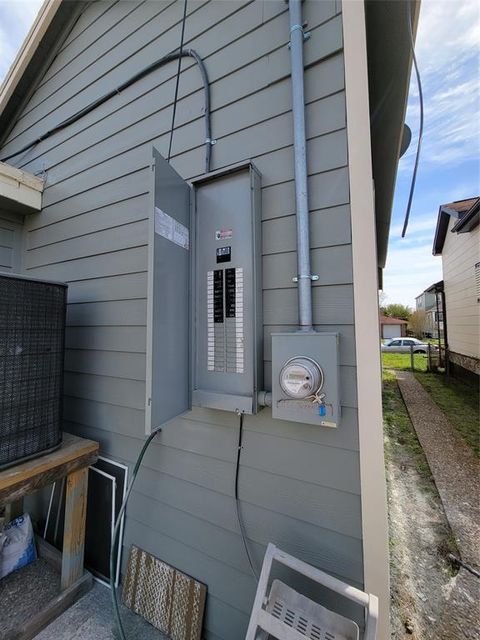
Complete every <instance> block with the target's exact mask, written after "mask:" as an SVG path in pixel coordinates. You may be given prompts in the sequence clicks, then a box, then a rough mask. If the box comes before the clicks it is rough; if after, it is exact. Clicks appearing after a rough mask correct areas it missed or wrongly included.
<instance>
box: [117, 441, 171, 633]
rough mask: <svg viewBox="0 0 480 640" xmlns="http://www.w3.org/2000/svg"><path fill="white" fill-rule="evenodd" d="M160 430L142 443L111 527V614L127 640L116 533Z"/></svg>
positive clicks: (119, 630)
mask: <svg viewBox="0 0 480 640" xmlns="http://www.w3.org/2000/svg"><path fill="white" fill-rule="evenodd" d="M160 431H161V429H157V430H156V431H153V432H152V433H151V434H150V435H149V436H148V438H147V440H145V442H144V444H143V447H142V450H141V451H140V453H139V455H138V458H137V461H136V463H135V467H134V469H133V474H132V479H131V480H130V484H129V485H128V489H127V492H126V494H125V498H124V499H123V502H122V506H121V507H120V511H119V512H118V516H117V519H116V521H115V527H114V529H113V535H112V542H111V547H110V587H111V589H112V605H113V614H114V617H115V622H116V624H117V629H118V632H119V634H120V638H121V640H127V637H126V635H125V630H124V628H123V625H122V619H121V617H120V607H119V605H118V595H117V587H116V584H115V578H116V566H117V559H118V552H119V549H118V548H117V542H118V534H119V532H120V525H121V522H122V518H123V514H124V513H125V509H126V508H127V503H128V499H129V497H130V494H131V493H132V489H133V485H134V482H135V479H136V477H137V474H138V470H139V468H140V465H141V464H142V460H143V456H144V455H145V452H146V450H147V449H148V446H149V445H150V443H151V441H152V440H153V439H154V437H155V436H156V435H157V433H159V432H160Z"/></svg>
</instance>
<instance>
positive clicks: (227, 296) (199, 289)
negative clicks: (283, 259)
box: [192, 162, 262, 413]
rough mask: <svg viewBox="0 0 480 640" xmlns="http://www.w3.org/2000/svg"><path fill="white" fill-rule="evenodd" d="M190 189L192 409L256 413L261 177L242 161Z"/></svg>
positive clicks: (201, 180) (259, 380) (258, 386)
mask: <svg viewBox="0 0 480 640" xmlns="http://www.w3.org/2000/svg"><path fill="white" fill-rule="evenodd" d="M193 188H194V220H195V246H194V250H195V255H194V281H195V285H194V287H195V301H194V322H193V323H192V325H193V333H194V335H193V381H192V388H193V393H192V403H193V404H194V405H197V406H202V407H210V408H214V409H224V410H227V411H242V412H245V413H255V412H256V411H257V392H258V390H259V389H260V388H261V385H262V379H261V371H262V368H261V355H262V354H261V339H262V328H261V282H262V278H261V254H260V250H261V243H260V233H261V229H260V224H261V214H260V198H261V194H260V175H259V173H258V171H257V170H256V169H255V167H254V166H253V165H252V164H251V163H250V162H249V163H243V164H242V165H239V166H236V167H234V168H232V169H229V170H227V171H221V172H216V173H214V174H210V175H209V176H207V177H206V178H202V179H199V180H197V181H194V182H193Z"/></svg>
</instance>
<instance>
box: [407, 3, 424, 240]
mask: <svg viewBox="0 0 480 640" xmlns="http://www.w3.org/2000/svg"><path fill="white" fill-rule="evenodd" d="M407 7H408V32H409V35H410V47H411V49H412V58H413V65H414V67H415V75H416V78H417V85H418V97H419V102H420V127H419V130H418V142H417V153H416V155H415V165H414V168H413V175H412V182H411V184H410V193H409V196H408V204H407V211H406V213H405V220H404V223H403V229H402V238H404V237H405V234H406V233H407V227H408V221H409V219H410V209H411V208H412V201H413V194H414V191H415V183H416V181H417V171H418V162H419V159H420V150H421V148H422V139H423V90H422V80H421V78H420V71H419V70H418V64H417V56H416V55H415V41H414V39H413V28H412V12H411V9H410V2H408V3H407Z"/></svg>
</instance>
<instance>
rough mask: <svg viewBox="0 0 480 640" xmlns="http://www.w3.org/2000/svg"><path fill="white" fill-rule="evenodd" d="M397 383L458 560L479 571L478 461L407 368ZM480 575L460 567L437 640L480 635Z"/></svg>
mask: <svg viewBox="0 0 480 640" xmlns="http://www.w3.org/2000/svg"><path fill="white" fill-rule="evenodd" d="M395 374H396V376H397V380H398V386H399V388H400V392H401V394H402V397H403V400H404V402H405V405H406V407H407V410H408V413H409V415H410V419H411V421H412V423H413V426H414V428H415V431H416V433H417V437H418V439H419V441H420V444H421V445H422V448H423V451H424V453H425V456H426V458H427V461H428V464H429V466H430V470H431V472H432V474H433V478H434V480H435V484H436V486H437V489H438V493H439V494H440V498H441V500H442V503H443V507H444V509H445V514H446V516H447V519H448V522H449V524H450V528H451V529H452V532H453V535H454V536H455V539H456V541H457V546H458V549H459V552H460V556H461V559H462V560H463V561H464V562H465V563H467V564H469V565H470V566H472V567H474V568H475V569H477V570H479V569H480V461H479V460H478V459H477V458H476V457H475V455H474V454H473V452H472V450H471V449H470V447H469V446H468V445H467V444H466V443H465V441H464V440H463V438H462V437H461V436H460V434H459V433H458V431H457V430H456V429H455V428H454V427H452V425H451V424H450V422H449V421H448V420H447V418H446V416H445V414H444V413H443V411H442V410H441V409H440V408H439V407H438V406H437V405H436V404H435V402H434V401H433V400H432V398H431V397H430V395H429V394H428V392H427V391H425V389H424V388H423V386H422V385H421V384H420V383H419V382H418V380H417V379H416V378H415V376H414V375H413V374H412V373H410V372H409V371H396V372H395ZM479 603H480V579H479V578H477V577H475V576H474V575H472V574H471V573H470V572H469V571H467V570H466V569H463V568H461V569H460V571H459V572H458V574H457V576H456V577H455V579H454V584H453V588H452V591H451V593H450V596H449V599H448V604H447V606H446V607H445V611H444V615H443V617H442V619H441V620H440V622H439V625H438V627H437V628H436V629H435V632H436V635H437V637H438V638H441V639H442V640H454V639H455V640H460V639H462V638H469V639H472V640H473V639H475V640H476V639H478V638H480V621H479V610H480V604H479Z"/></svg>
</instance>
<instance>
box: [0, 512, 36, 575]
mask: <svg viewBox="0 0 480 640" xmlns="http://www.w3.org/2000/svg"><path fill="white" fill-rule="evenodd" d="M36 559H37V550H36V547H35V537H34V535H33V527H32V521H31V520H30V516H29V515H28V513H25V514H24V515H23V516H19V517H18V518H15V520H12V521H11V522H9V523H8V524H7V525H5V527H4V529H3V531H2V532H1V534H0V578H3V577H5V576H7V575H8V574H9V573H12V571H16V570H17V569H20V568H21V567H24V566H25V565H27V564H30V562H33V561H34V560H36Z"/></svg>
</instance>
